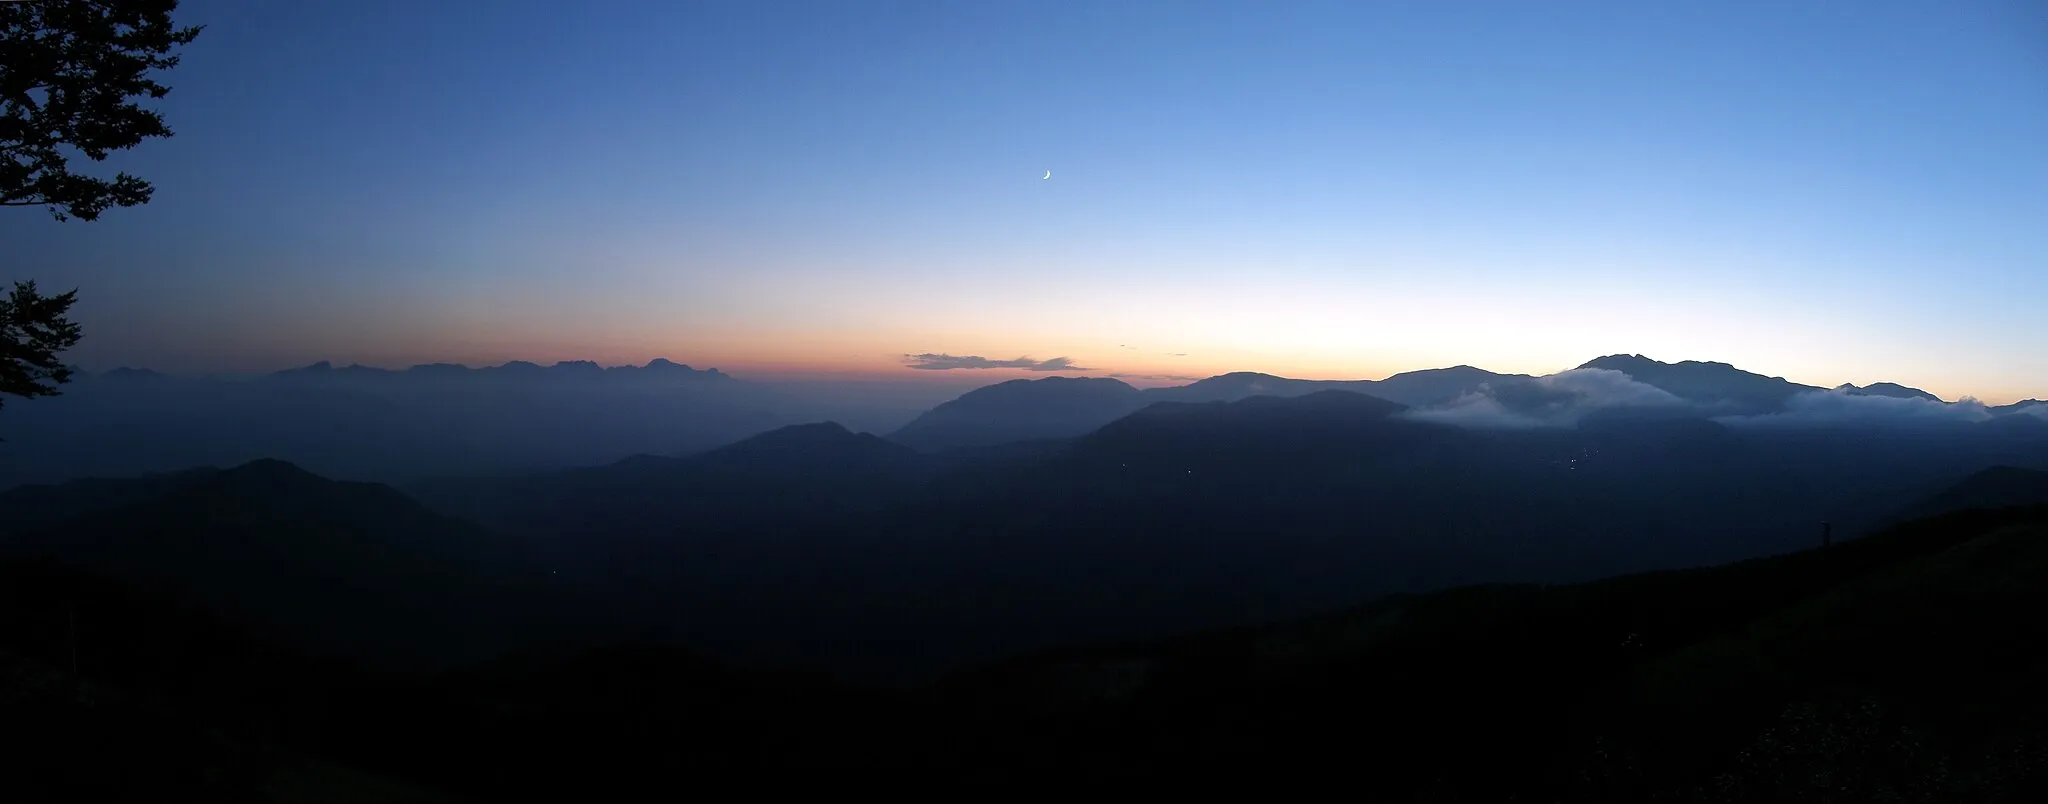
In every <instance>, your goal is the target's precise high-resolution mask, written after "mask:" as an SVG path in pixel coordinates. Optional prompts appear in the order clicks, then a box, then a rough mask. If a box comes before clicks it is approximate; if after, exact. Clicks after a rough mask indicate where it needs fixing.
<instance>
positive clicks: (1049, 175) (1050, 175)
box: [1045, 170, 1052, 179]
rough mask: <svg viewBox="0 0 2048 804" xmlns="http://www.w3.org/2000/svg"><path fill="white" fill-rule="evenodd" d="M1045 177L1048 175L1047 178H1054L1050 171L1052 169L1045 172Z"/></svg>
mask: <svg viewBox="0 0 2048 804" xmlns="http://www.w3.org/2000/svg"><path fill="white" fill-rule="evenodd" d="M1045 177H1046V178H1048V179H1050V178H1052V171H1050V170H1048V171H1046V172H1045Z"/></svg>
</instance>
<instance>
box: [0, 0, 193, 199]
mask: <svg viewBox="0 0 2048 804" xmlns="http://www.w3.org/2000/svg"><path fill="white" fill-rule="evenodd" d="M177 7H178V3H177V0H24V2H15V3H0V153H5V155H6V158H4V159H0V206H45V207H48V208H49V210H50V214H51V215H53V216H55V217H56V218H57V220H60V221H62V220H66V219H67V218H72V217H76V218H79V219H81V220H88V221H89V220H94V219H96V218H98V217H99V216H100V213H101V212H104V211H105V210H106V209H107V208H108V207H115V206H120V207H132V206H136V205H138V204H145V203H148V202H149V197H150V193H151V192H152V191H153V190H154V188H153V187H151V186H150V184H149V182H147V181H143V180H142V179H140V178H137V177H135V176H131V175H129V174H127V173H117V174H115V176H114V178H113V179H112V180H107V179H100V178H95V177H91V176H82V175H79V174H77V173H74V172H72V170H71V158H70V155H69V154H67V151H71V152H76V153H78V154H83V155H84V156H85V157H86V158H87V159H90V160H92V161H95V162H98V161H102V160H104V159H106V158H107V155H108V154H109V153H112V152H114V151H119V150H124V149H127V148H133V147H135V146H136V145H139V144H141V143H142V141H143V140H146V139H151V138H157V137H169V136H171V129H170V127H169V126H168V125H166V124H165V123H164V119H163V115H161V114H159V113H157V112H156V111H154V110H150V109H145V108H142V106H141V105H140V104H139V103H137V102H136V101H137V100H138V99H140V98H143V97H148V98H152V99H155V98H162V97H164V95H166V94H168V93H169V92H170V91H171V88H170V87H168V86H165V85H164V84H162V83H159V82H157V81H156V80H155V79H153V78H151V77H150V75H151V73H152V71H155V70H168V69H171V68H173V67H176V66H177V65H178V57H177V56H176V55H172V51H173V50H174V49H175V48H177V47H178V46H180V45H183V44H186V43H188V42H191V41H192V40H193V39H195V38H197V37H198V36H199V31H200V28H199V27H198V26H188V27H184V28H179V27H177V26H176V25H175V24H173V23H172V22H171V12H172V11H174V10H176V9H177Z"/></svg>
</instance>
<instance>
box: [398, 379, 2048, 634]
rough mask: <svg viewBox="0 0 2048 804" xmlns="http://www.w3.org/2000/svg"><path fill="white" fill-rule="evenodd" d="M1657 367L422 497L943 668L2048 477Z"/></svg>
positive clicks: (628, 594)
mask: <svg viewBox="0 0 2048 804" xmlns="http://www.w3.org/2000/svg"><path fill="white" fill-rule="evenodd" d="M1637 361H1638V359H1635V358H1629V359H1627V360H1614V359H1603V361H1595V362H1596V363H1602V362H1604V363H1605V364H1607V365H1614V364H1617V363H1620V364H1623V365H1627V366H1628V367H1629V368H1632V369H1635V370H1636V371H1638V372H1639V373H1642V374H1646V375H1649V376H1651V377H1653V378H1655V380H1656V382H1650V381H1644V380H1641V379H1638V378H1637V377H1635V376H1632V375H1631V374H1629V373H1627V372H1625V371H1623V370H1620V369H1615V368H1599V367H1584V368H1577V369H1572V370H1569V371H1565V372H1560V373H1558V374H1553V375H1548V376H1544V377H1526V376H1503V375H1493V374H1487V373H1483V372H1477V371H1476V370H1474V371H1463V370H1457V371H1452V372H1448V373H1447V374H1438V375H1435V376H1437V377H1445V376H1448V377H1450V378H1452V381H1450V382H1440V383H1433V384H1431V387H1429V388H1427V389H1425V390H1424V391H1419V392H1418V393H1423V394H1426V396H1425V398H1427V399H1430V400H1432V401H1430V402H1427V403H1424V404H1420V405H1407V404H1403V403H1400V402H1397V401H1393V400H1388V399H1383V398H1380V397H1377V396H1373V395H1369V394H1366V393H1361V392H1359V391H1357V390H1355V389H1358V388H1368V389H1369V388H1372V387H1374V386H1372V385H1369V384H1361V383H1318V382H1291V381H1286V380H1284V379H1281V378H1271V377H1266V376H1263V375H1243V374H1240V375H1224V376H1223V377H1219V378H1214V379H1212V380H1210V381H1204V382H1203V383H1196V384H1193V385H1190V386H1182V387H1178V388H1170V389H1153V390H1148V391H1140V390H1137V389H1134V388H1130V387H1129V386H1126V385H1123V384H1122V383H1118V382H1115V381H1113V380H1093V379H1090V380H1076V379H1067V378H1053V379H1046V380H1037V381H1029V382H1026V381H1017V382H1009V383H1001V384H998V385H994V386H989V387H986V388H982V389H979V390H976V391H973V392H970V393H968V394H966V395H963V396H962V397H961V398H959V399H957V400H954V401H952V402H949V403H946V404H944V405H941V406H939V407H938V408H935V409H934V410H933V411H931V412H930V413H928V414H926V415H925V416H923V417H921V418H920V419H919V420H918V421H917V422H916V423H914V424H913V425H911V426H909V427H906V428H904V429H903V430H902V431H898V432H897V433H894V434H892V435H890V436H889V437H888V438H887V439H881V438H876V437H875V436H873V435H869V434H863V433H856V432H853V431H852V430H850V429H848V428H845V427H842V426H838V425H805V426H798V427H787V428H782V429H779V430H776V431H773V432H770V433H767V434H764V435H762V436H758V437H755V438H751V439H748V440H745V441H742V442H740V443H738V444H735V445H732V446H731V447H727V448H723V449H720V450H715V451H712V452H707V453H704V454H701V455H695V456H682V457H672V456H671V457H662V456H642V457H638V458H633V459H629V460H623V461H619V462H616V463H613V464H610V465H607V466H601V467H593V468H586V469H579V470H574V471H568V472H561V473H544V474H539V475H532V476H528V477H523V478H484V477H471V478H442V479H437V480H434V481H431V482H422V483H417V484H412V485H409V486H407V487H406V490H407V491H408V493H411V494H413V495H414V496H415V497H416V498H418V499H420V500H421V501H423V502H425V503H426V504H428V505H429V506H430V507H433V508H435V509H437V510H440V511H442V512H444V513H447V514H450V515H452V516H456V517H460V518H463V519H468V520H471V521H475V522H479V523H482V524H485V525H486V526H489V527H492V528H494V529H498V530H500V531H502V532H506V533H512V534H519V535H520V536H521V537H522V538H524V539H527V540H530V541H533V542H536V543H540V544H546V545H550V548H549V549H550V550H551V551H552V552H551V555H550V558H549V560H550V561H552V562H555V563H556V565H557V566H558V567H559V568H560V570H561V571H562V572H563V573H564V575H563V577H564V578H568V579H574V580H575V582H578V583H584V584H588V585H589V587H590V588H591V589H592V590H593V591H592V594H594V595H596V596H598V597H610V598H613V599H616V600H618V601H620V602H619V603H618V604H617V605H618V606H619V609H620V610H622V611H632V610H641V611H661V612H674V611H679V610H683V611H697V612H714V611H715V612H723V614H720V615H717V616H702V615H700V616H695V617H687V618H683V617H676V616H671V615H670V614H667V613H664V614H662V615H661V619H662V620H663V623H662V624H659V625H652V624H651V625H649V627H650V628H654V629H655V630H656V631H659V632H662V633H666V634H668V635H669V636H670V638H675V639H679V640H682V641H684V642H685V643H686V644H691V645H694V646H699V647H701V648H703V649H706V650H711V651H713V652H714V653H717V654H719V655H723V656H728V657H731V658H735V659H740V660H748V661H766V662H771V663H773V662H799V663H805V662H819V663H824V664H826V665H828V666H834V667H839V668H841V669H855V670H859V671H863V672H865V671H873V672H880V673H884V674H887V673H893V672H911V673H913V674H915V673H918V672H929V671H931V670H934V669H937V668H941V667H945V666H952V665H956V664H958V663H960V662H964V661H971V660H973V659H976V658H988V657H992V656H996V655H1001V654H1002V653H1005V652H1009V651H1014V650H1019V649H1025V648H1028V647H1031V646H1038V645H1047V644H1053V643H1055V642H1058V641H1071V640H1073V639H1076V638H1082V637H1096V638H1104V639H1110V638H1133V637H1138V636H1143V635H1157V634H1161V633H1170V632H1173V631H1176V630H1186V629H1194V628H1204V627H1214V626H1217V625H1223V624H1230V623H1248V622H1257V621H1261V620H1264V619H1269V618H1272V617H1279V616H1297V615H1301V614H1304V613H1308V612H1313V611H1316V610H1320V609H1323V608H1328V607H1331V606H1337V605H1343V604H1345V603H1346V601H1351V600H1355V599H1357V598H1359V597H1360V596H1366V597H1370V596H1372V595H1376V594H1382V593H1388V592H1398V591H1420V590H1427V589H1432V588H1438V587H1441V586H1443V585H1447V584H1455V583H1470V582H1480V581H1508V580H1513V581H1545V582H1558V581H1566V580H1578V579H1585V578H1591V577H1597V576H1599V575H1603V574H1611V573H1616V572H1625V571H1636V570H1644V569H1655V568H1663V567H1679V566H1692V565H1697V564H1702V563H1714V562H1721V561H1729V560H1735V559H1738V558H1743V557H1748V556H1754V555H1763V554H1770V553H1775V552H1782V551H1785V550H1791V549H1798V548H1802V547H1806V546H1810V545H1812V544H1814V543H1815V542H1816V541H1817V540H1818V539H1819V538H1820V536H1821V530H1822V524H1821V523H1822V522H1828V523H1831V524H1830V525H1829V527H1830V528H1832V529H1834V530H1838V531H1839V532H1840V533H1842V534H1843V535H1844V536H1847V535H1851V534H1855V533H1860V532H1862V531H1863V530H1865V529H1867V528H1870V527H1874V526H1876V525H1878V524H1880V523H1882V522H1885V521H1889V519H1888V518H1889V517H1891V516H1892V515H1894V514H1896V513H1897V509H1898V507H1899V505H1900V501H1901V500H1906V499H1914V498H1917V497H1924V496H1927V495H1930V494H1933V493H1934V492H1936V491H1938V490H1940V489H1942V488H1944V487H1946V486H1948V485H1950V484H1953V483H1955V482H1956V481H1957V480H1958V479H1960V478H1962V477H1964V476H1966V475H1968V474H1970V473H1971V472H1975V471H1978V470H1980V469H1983V468H1985V467H1988V466H1995V465H2010V466H2015V467H2031V468H2048V428H2038V430H2039V431H2037V428H2035V427H2033V426H2032V425H2034V424H2048V422H2043V421H2041V420H2038V419H2035V418H2033V417H2031V416H2018V417H2015V416H2010V415H2007V416H1999V415H1995V414H1992V413H1990V412H1989V410H1988V409H1986V408H1984V406H1982V405H1979V404H1976V403H1974V402H1969V401H1965V402H1961V403H1954V404H1948V403H1939V402H1932V401H1928V400H1924V399H1917V398H1896V397H1891V396H1880V395H1866V394H1850V393H1847V392H1843V391H1830V390H1825V389H1820V388H1814V387H1809V386H1797V385H1793V384H1790V383H1785V382H1783V381H1779V380H1773V379H1771V378H1765V377H1761V376H1759V375H1754V374H1748V373H1746V372H1741V371H1739V370H1737V369H1734V368H1733V367H1729V366H1726V365H1723V364H1711V363H1688V364H1676V365H1672V364H1656V363H1653V362H1648V363H1644V362H1637ZM1645 366H1648V368H1645ZM1402 376H1405V375H1402ZM1399 379H1401V377H1396V378H1390V379H1389V380H1387V381H1382V382H1383V383H1389V384H1394V385H1395V386H1396V387H1398V386H1399V383H1396V382H1395V381H1396V380H1399ZM1657 382H1661V383H1663V384H1664V386H1668V387H1664V386H1659V385H1658V384H1656V383H1657ZM1259 391H1271V392H1275V393H1273V394H1261V393H1257V392H1259ZM1290 394H1291V395H1290ZM1162 396H1179V397H1181V398H1183V399H1192V400H1199V401H1165V400H1161V399H1159V397H1162ZM1104 419H1106V420H1107V421H1101V420H1104ZM1098 421H1101V423H1097V422H1098ZM1006 440H1007V441H1008V443H1003V442H1004V441H1006ZM892 442H894V443H892ZM942 444H952V445H972V446H958V447H955V448H952V449H947V448H943V447H940V446H937V445H942ZM930 600H946V601H949V603H948V605H946V606H944V607H936V608H934V607H928V606H924V605H922V604H920V603H919V601H930ZM763 630H768V631H773V632H775V633H778V634H783V635H785V636H786V637H788V640H787V642H785V643H783V644H781V645H771V644H769V643H768V642H765V641H763V640H761V639H759V638H758V637H757V635H758V634H759V633H761V632H762V631H763ZM798 646H800V647H798ZM911 646H915V647H914V648H913V647H911ZM913 654H915V655H913ZM919 668H922V669H919Z"/></svg>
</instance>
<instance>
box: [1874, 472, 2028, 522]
mask: <svg viewBox="0 0 2048 804" xmlns="http://www.w3.org/2000/svg"><path fill="white" fill-rule="evenodd" d="M2025 505H2048V471H2041V470H2038V469H2022V468H2019V467H2017V466H1993V467H1991V468H1989V469H1985V470H1983V471H1980V472H1977V473H1975V474H1972V475H1970V476H1969V477H1966V478H1963V479H1962V481H1961V482H1958V483H1956V484H1955V485H1953V486H1950V487H1948V488H1947V489H1943V490H1942V491H1941V493H1939V494H1936V495H1934V496H1932V497H1929V498H1927V499H1925V500H1921V501H1920V502H1917V503H1914V504H1913V505H1910V506H1907V507H1906V508H1905V509H1904V510H1902V511H1900V512H1899V514H1898V516H1897V519H1900V520H1908V519H1920V518H1923V517H1930V516H1939V515H1941V514H1946V513H1950V512H1953V511H1963V510H1968V509H1972V508H2005V507H2010V506H2025Z"/></svg>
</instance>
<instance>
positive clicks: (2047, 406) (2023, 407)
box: [1990, 399, 2048, 419]
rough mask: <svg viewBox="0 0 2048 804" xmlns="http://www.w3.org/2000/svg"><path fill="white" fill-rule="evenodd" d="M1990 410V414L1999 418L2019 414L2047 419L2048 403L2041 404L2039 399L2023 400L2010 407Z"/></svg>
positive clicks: (2002, 406) (2001, 406)
mask: <svg viewBox="0 0 2048 804" xmlns="http://www.w3.org/2000/svg"><path fill="white" fill-rule="evenodd" d="M1990 410H1991V412H1992V413H1994V414H1997V415H2000V416H2003V415H2006V414H2010V413H2020V414H2027V415H2033V416H2037V417H2040V418H2043V419H2048V402H2043V401H2041V400H2039V399H2023V400H2020V401H2018V402H2014V403H2012V404H2010V405H1998V406H1996V407H1993V408H1991V409H1990Z"/></svg>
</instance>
